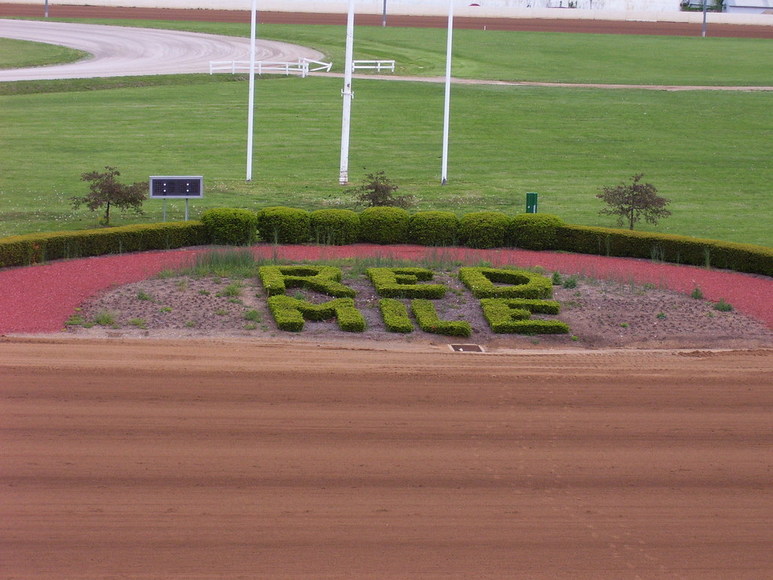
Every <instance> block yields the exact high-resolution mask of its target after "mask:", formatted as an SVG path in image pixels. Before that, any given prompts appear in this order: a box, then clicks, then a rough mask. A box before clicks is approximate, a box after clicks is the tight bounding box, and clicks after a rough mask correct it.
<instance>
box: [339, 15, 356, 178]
mask: <svg viewBox="0 0 773 580" xmlns="http://www.w3.org/2000/svg"><path fill="white" fill-rule="evenodd" d="M353 59H354V0H349V16H348V18H347V19H346V58H345V61H346V62H345V64H344V67H346V68H345V70H344V88H343V90H342V91H341V94H342V95H343V97H344V109H343V115H342V117H343V120H342V122H341V172H340V174H339V176H338V183H340V184H341V185H346V184H347V183H349V127H350V126H351V118H352V99H353V98H354V93H353V92H352V61H353Z"/></svg>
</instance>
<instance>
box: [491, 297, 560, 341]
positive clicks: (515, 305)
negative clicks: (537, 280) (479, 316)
mask: <svg viewBox="0 0 773 580" xmlns="http://www.w3.org/2000/svg"><path fill="white" fill-rule="evenodd" d="M480 305H481V308H482V309H483V317H484V318H485V319H486V321H487V322H488V323H489V326H490V327H491V330H492V331H494V332H496V333H498V334H567V333H568V332H569V326H568V325H567V324H566V323H565V322H561V321H560V320H531V314H532V313H536V312H539V313H543V314H558V312H559V310H560V305H559V304H558V302H555V301H552V300H523V299H517V298H516V299H506V298H483V299H481V301H480Z"/></svg>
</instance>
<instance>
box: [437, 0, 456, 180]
mask: <svg viewBox="0 0 773 580" xmlns="http://www.w3.org/2000/svg"><path fill="white" fill-rule="evenodd" d="M453 37H454V0H449V2H448V46H447V48H446V98H445V107H444V109H443V163H442V168H441V171H440V185H445V184H446V183H447V182H448V133H449V124H450V120H451V54H452V52H453V43H454V40H453Z"/></svg>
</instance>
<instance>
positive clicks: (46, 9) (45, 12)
mask: <svg viewBox="0 0 773 580" xmlns="http://www.w3.org/2000/svg"><path fill="white" fill-rule="evenodd" d="M384 1H385V2H386V0H384ZM43 12H44V16H45V17H46V18H48V0H46V8H45V10H44V11H43Z"/></svg>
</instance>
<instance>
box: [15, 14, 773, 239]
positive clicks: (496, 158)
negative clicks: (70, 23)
mask: <svg viewBox="0 0 773 580" xmlns="http://www.w3.org/2000/svg"><path fill="white" fill-rule="evenodd" d="M135 23H136V22H135ZM143 24H147V23H143ZM174 24H175V23H169V22H165V23H164V25H165V26H166V27H170V26H172V25H174ZM177 24H178V26H179V27H186V28H189V27H194V26H195V27H197V28H200V29H202V30H206V31H211V32H221V33H223V32H225V29H228V30H230V31H231V33H239V34H242V33H246V30H247V27H245V26H242V25H233V24H231V25H219V24H206V25H205V24H199V23H197V24H196V25H193V24H192V23H177ZM273 30H276V33H275V34H276V36H281V37H282V38H283V39H285V40H292V41H295V42H300V43H304V44H308V45H312V46H315V47H316V48H321V49H322V50H326V48H325V47H326V46H333V45H334V37H335V42H338V41H340V40H341V35H342V30H343V29H342V28H341V27H289V26H284V25H271V26H269V25H264V26H261V31H262V35H263V36H270V34H269V32H270V31H273ZM293 30H295V33H294V35H291V34H290V33H291V32H292V31H293ZM387 32H388V33H389V34H391V35H392V36H391V37H389V38H387V37H386V35H387ZM425 32H426V35H425V34H424V33H425ZM440 32H442V31H431V30H429V31H422V34H421V35H417V34H416V30H415V29H414V30H408V31H406V30H405V29H387V30H386V31H382V29H380V28H365V27H363V28H360V29H358V33H357V34H358V42H361V44H358V46H362V47H366V50H367V53H365V52H363V53H358V54H357V57H358V58H378V57H384V58H387V57H389V58H393V57H394V58H397V59H398V63H401V62H405V63H408V64H406V65H405V66H406V67H407V68H408V69H409V70H406V71H405V72H411V73H416V72H417V71H421V72H424V73H426V74H440V72H442V71H441V70H440V69H442V64H443V62H442V61H443V53H444V45H443V43H444V33H443V34H441V33H440ZM459 32H462V33H467V32H469V33H470V38H472V39H473V40H475V42H477V43H478V44H476V45H474V46H475V48H474V49H473V48H469V49H467V48H465V46H466V45H465V43H464V42H460V43H457V47H458V49H457V50H459V51H460V53H461V55H462V56H460V57H459V58H458V59H457V60H455V63H458V64H457V65H456V66H457V69H455V75H457V76H470V77H481V78H483V77H484V76H486V75H484V74H482V73H483V72H484V71H489V73H490V74H488V76H489V78H522V79H528V80H573V81H587V80H596V81H599V80H602V81H605V82H632V81H630V78H629V77H630V75H632V73H633V70H629V69H631V67H630V63H628V64H625V63H623V62H618V61H619V60H620V59H618V57H616V56H615V57H610V56H608V55H606V56H605V53H604V50H611V47H612V45H610V44H609V42H611V41H612V40H614V42H615V43H620V41H621V39H623V38H625V39H627V40H628V39H631V37H617V36H612V35H610V37H611V38H606V37H604V36H603V35H553V36H557V39H554V40H553V42H558V41H559V40H560V41H561V42H563V43H564V44H563V45H562V50H569V48H571V46H573V45H574V46H575V47H576V48H575V49H574V50H576V51H580V50H586V51H589V50H591V48H589V46H590V47H592V48H593V51H596V54H597V58H596V60H597V63H596V65H594V66H590V65H588V66H586V69H588V70H584V71H583V70H580V68H581V67H579V66H578V65H577V64H575V65H570V64H568V63H564V62H563V58H562V57H561V55H560V54H558V53H554V54H552V56H549V55H545V54H542V52H541V50H538V49H537V48H534V50H533V51H532V52H533V58H532V59H529V58H527V57H526V56H525V55H524V53H523V52H521V51H517V57H516V56H513V55H512V54H511V56H510V57H508V58H509V65H508V63H507V62H505V60H504V59H505V55H506V54H508V50H509V52H510V53H513V49H512V46H511V47H510V48H509V49H507V50H505V49H502V50H495V48H494V47H490V48H485V45H484V44H481V43H485V42H488V41H490V40H491V39H492V38H494V35H495V34H496V35H501V36H502V38H503V39H506V40H507V41H508V42H513V43H516V42H517V43H521V42H523V44H524V45H528V46H530V47H534V46H535V45H534V42H536V40H533V39H530V40H529V42H527V41H523V40H522V39H520V35H523V34H527V33H499V32H497V33H493V32H483V31H459ZM380 34H384V35H385V37H384V38H378V36H379V35H380ZM314 35H316V37H317V39H316V41H315V39H314V38H312V37H313V36H314ZM326 35H329V38H328V37H327V36H326ZM401 35H404V36H401ZM288 36H292V37H291V38H288ZM425 36H426V37H427V38H424V37H425ZM463 36H464V35H463ZM533 36H534V37H535V38H543V36H544V37H545V38H546V37H548V36H550V35H540V34H534V35H533ZM575 36H576V37H577V38H575ZM564 37H566V38H564ZM416 38H421V39H422V43H424V46H423V48H421V49H420V50H419V49H415V48H410V49H407V48H402V49H401V50H402V51H404V54H402V53H400V54H395V51H397V50H398V49H399V47H400V46H403V45H406V46H407V43H408V39H414V40H415V39H416ZM582 39H588V42H587V43H583V42H579V40H582ZM462 40H463V41H464V38H463V39H462ZM602 40H603V42H601V41H602ZM693 40H696V39H678V38H665V37H633V39H631V40H630V43H631V44H632V45H636V44H637V43H638V42H639V41H641V42H642V43H643V44H642V45H641V46H639V48H638V49H636V50H633V49H632V48H631V49H630V51H632V52H630V51H628V50H627V49H626V53H625V54H631V55H633V54H638V55H639V58H642V61H643V62H645V63H648V64H646V65H644V66H642V72H641V74H642V75H646V76H647V78H652V79H659V80H657V81H655V80H653V81H652V82H667V83H669V84H671V83H677V82H695V83H699V84H710V78H712V74H713V73H712V70H713V69H712V67H711V66H708V65H706V66H704V67H703V68H701V69H699V70H697V71H695V74H694V75H693V76H689V72H690V71H688V70H681V69H680V67H678V66H677V64H678V63H672V64H671V65H668V66H666V65H664V63H663V62H662V61H663V60H667V59H662V58H661V59H651V60H652V61H655V60H657V61H658V62H650V59H646V58H644V52H646V51H647V50H654V49H653V46H654V45H656V44H657V43H658V42H664V43H665V44H664V46H666V47H667V50H666V53H668V52H671V51H672V50H673V49H674V48H673V47H674V46H676V45H674V44H673V42H675V41H693ZM697 40H698V41H701V40H703V41H709V40H710V41H714V40H717V41H719V40H723V41H724V40H728V39H697ZM730 40H732V39H730ZM503 42H504V41H503ZM544 42H545V43H546V44H544V45H543V47H547V46H548V45H551V42H549V41H548V40H545V41H544ZM738 42H740V43H741V45H743V42H742V41H738ZM757 42H768V43H769V41H757ZM390 43H392V44H390ZM433 43H434V44H433ZM677 44H678V43H677ZM687 45H689V43H685V45H684V46H687ZM336 46H337V45H336ZM497 46H499V45H498V44H497ZM605 46H606V48H604V47H605ZM703 46H704V48H705V47H706V46H708V43H706V44H704V45H703ZM712 46H713V45H712ZM739 46H740V45H739ZM766 46H769V44H768V45H766ZM341 48H342V47H341ZM331 50H332V49H331ZM336 50H338V48H336ZM545 50H546V48H545ZM664 50H665V49H664ZM465 51H466V52H469V55H467V56H465ZM637 51H638V53H637ZM747 52H748V53H752V51H747ZM476 54H477V55H479V56H477V57H476V56H475V55H476ZM588 54H589V53H588ZM744 54H745V55H746V56H745V58H746V59H747V60H748V62H742V63H741V64H739V65H738V67H736V68H735V69H733V68H732V67H729V66H728V67H725V68H722V67H719V68H718V69H717V70H723V71H724V72H722V73H721V75H720V74H719V73H717V75H718V76H717V77H716V79H715V80H716V82H717V83H718V84H755V83H757V84H760V83H764V80H765V77H766V76H767V77H769V76H770V73H769V72H768V69H766V68H765V67H760V56H759V54H757V56H756V57H755V58H756V64H757V66H756V68H755V67H753V66H751V64H752V63H753V61H755V58H752V57H749V55H748V54H747V53H744ZM711 56H717V54H716V53H711ZM537 57H539V59H542V63H543V64H539V62H538V60H535V59H537ZM403 58H405V60H403ZM620 58H622V57H620ZM630 58H633V56H631V57H630ZM685 58H686V57H685ZM691 58H692V57H691ZM545 59H547V60H552V61H554V62H555V63H556V64H555V65H554V66H553V70H552V72H551V71H550V70H548V67H546V66H545V63H546V62H547V61H546V60H545ZM569 60H570V61H571V60H572V59H569ZM581 60H582V59H581ZM687 62H692V60H691V59H687ZM427 63H432V64H431V65H430V64H427ZM425 65H426V66H425ZM602 65H603V66H602ZM747 65H748V66H747ZM573 66H574V68H573ZM433 67H434V68H433ZM438 67H439V68H438ZM518 67H521V68H520V69H518ZM543 68H544V69H545V70H544V71H543V72H542V74H543V75H544V76H545V78H540V77H533V76H530V75H536V74H538V73H539V72H540V71H542V69H543ZM634 68H635V67H634ZM688 68H689V67H688ZM435 69H438V70H435ZM516 69H517V70H516ZM575 69H576V70H575ZM752 69H753V70H752ZM760 69H763V72H760ZM497 71H499V72H497ZM562 71H563V72H562ZM506 73H507V74H510V75H512V76H510V77H507V76H504V75H505V74H506ZM568 73H572V74H573V75H574V76H573V77H571V78H564V77H563V76H562V75H565V74H568ZM626 74H627V75H629V77H626V76H625V75H626ZM680 79H681V80H680ZM94 88H102V89H105V88H110V90H92V89H94ZM340 89H341V80H340V79H330V78H310V79H296V78H270V79H265V80H261V81H259V82H258V85H257V94H256V98H257V110H256V134H255V167H254V174H253V181H252V182H251V183H249V184H248V183H245V181H244V174H245V163H246V160H245V142H246V97H247V83H246V82H244V80H238V79H236V78H234V77H231V76H216V77H210V76H208V75H198V76H197V75H194V76H186V77H160V78H145V79H143V78H134V79H99V80H81V81H48V82H40V83H0V127H3V128H4V129H3V130H2V132H0V149H1V150H2V151H3V153H2V157H0V159H2V172H0V236H5V235H11V234H15V233H23V232H31V231H49V230H58V229H76V228H83V227H91V226H93V225H94V224H95V222H96V217H97V216H95V215H92V214H89V213H88V211H86V210H81V211H79V212H73V211H72V210H71V209H70V207H69V202H68V200H69V197H70V196H73V195H82V194H83V193H85V192H86V184H84V183H82V182H80V180H79V177H80V174H81V173H83V172H85V171H91V170H95V169H101V168H102V167H104V166H105V165H113V166H116V167H118V168H119V169H120V170H121V171H122V172H123V178H124V179H125V180H126V181H140V180H142V181H145V180H147V178H148V176H149V175H156V174H196V175H199V174H201V175H204V177H205V189H206V197H205V199H204V200H203V201H194V202H192V208H191V209H192V215H193V216H194V217H195V216H196V215H198V213H200V212H201V211H202V210H203V209H206V208H207V207H214V206H235V207H248V208H260V207H265V206H267V205H280V204H282V205H291V206H297V207H304V208H308V209H315V208H320V207H351V200H352V196H350V195H347V194H346V192H345V190H344V189H343V188H341V187H340V186H338V184H337V182H338V164H339V147H340V131H341V96H340ZM354 89H355V93H356V99H355V101H354V108H353V124H352V144H351V152H350V177H351V180H352V182H355V183H356V182H359V181H360V179H361V178H362V177H364V175H365V174H366V173H367V172H372V171H380V170H383V171H385V172H386V174H387V176H389V177H390V178H391V179H392V180H393V181H394V182H396V183H397V184H398V185H399V186H400V191H399V192H398V193H410V194H414V195H416V196H417V197H418V199H419V206H418V208H419V209H430V208H432V209H449V210H451V211H455V212H457V213H458V214H462V213H467V212H470V211H476V210H482V209H493V210H501V211H506V212H509V213H515V212H521V211H523V208H524V205H525V193H526V192H527V191H537V192H539V193H540V211H541V212H549V213H556V214H558V215H560V216H561V217H563V218H564V219H565V220H567V221H570V222H574V223H581V224H589V225H609V226H611V225H614V221H612V220H611V219H610V218H608V217H601V216H599V215H598V210H599V209H601V205H600V202H599V201H598V200H597V199H596V198H595V194H596V193H597V192H598V190H599V188H600V187H601V186H603V185H614V184H617V183H619V182H621V181H624V180H627V179H628V178H630V176H631V175H633V174H634V173H637V172H643V173H644V174H645V180H646V181H650V182H652V183H653V184H655V185H656V186H657V187H658V189H659V192H660V193H661V195H664V196H665V197H668V198H670V199H671V200H672V204H671V210H672V211H673V215H672V217H670V218H668V219H667V220H665V221H663V222H661V225H659V226H657V227H656V228H653V227H652V226H646V227H645V226H641V229H656V230H657V231H663V232H671V233H679V234H687V235H694V236H700V237H711V238H717V239H724V240H732V241H739V242H749V243H756V244H761V245H766V246H773V234H771V232H770V229H771V228H770V227H769V226H770V224H771V223H773V219H772V218H773V209H772V208H771V203H770V192H769V184H770V183H771V178H773V168H772V164H771V163H770V159H771V153H773V148H772V147H771V134H773V115H771V113H770V111H771V110H772V107H771V105H773V102H772V101H773V95H771V94H770V93H767V92H756V93H747V92H742V93H738V92H733V93H728V92H721V91H711V92H698V91H690V92H673V93H671V92H660V91H643V90H592V89H559V88H525V87H501V86H456V87H455V88H454V90H453V97H452V126H451V149H450V158H449V184H448V185H446V186H440V185H439V179H440V161H441V160H440V154H441V133H442V101H443V87H442V85H434V84H424V83H406V82H380V81H375V80H372V81H359V80H358V81H355V86H354ZM10 128H12V129H10ZM161 209H162V202H159V201H153V202H148V203H147V204H146V211H147V215H146V216H144V217H141V218H137V217H134V216H131V217H129V218H127V219H125V220H121V219H118V220H116V223H127V222H136V221H159V220H160V219H161ZM168 209H169V219H181V217H182V203H176V204H175V203H171V202H170V203H169V206H168Z"/></svg>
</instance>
